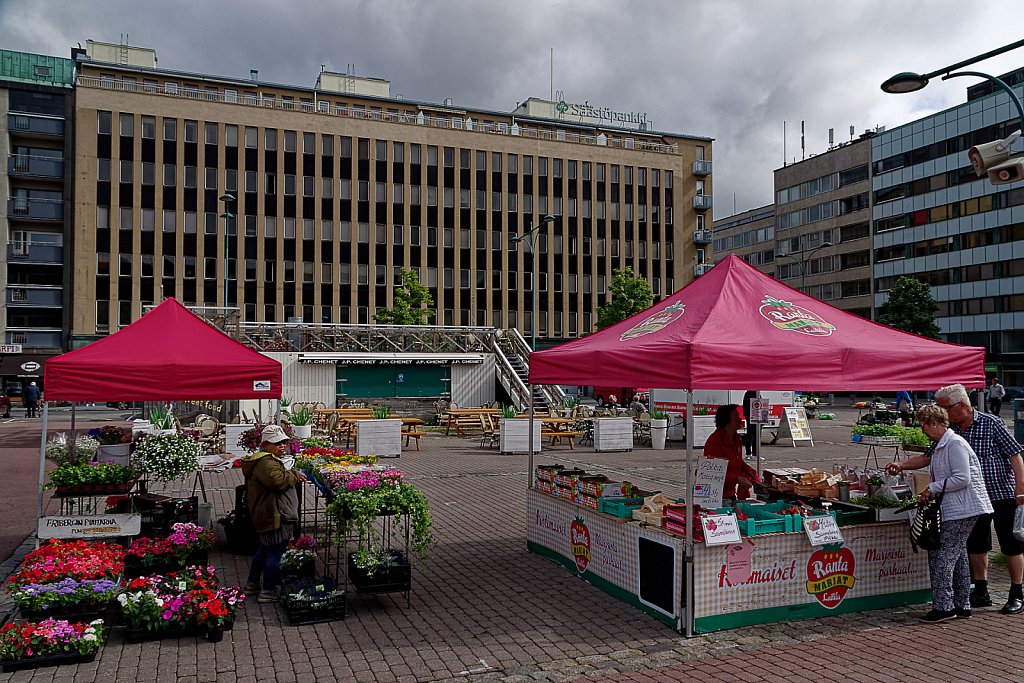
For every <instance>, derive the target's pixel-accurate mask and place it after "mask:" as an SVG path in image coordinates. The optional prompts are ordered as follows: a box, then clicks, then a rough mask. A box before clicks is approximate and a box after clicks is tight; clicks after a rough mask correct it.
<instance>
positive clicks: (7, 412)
mask: <svg viewBox="0 0 1024 683" xmlns="http://www.w3.org/2000/svg"><path fill="white" fill-rule="evenodd" d="M0 413H3V415H4V417H10V416H11V399H10V398H8V397H7V394H5V393H4V392H2V391H0Z"/></svg>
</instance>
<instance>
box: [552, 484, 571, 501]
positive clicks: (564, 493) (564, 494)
mask: <svg viewBox="0 0 1024 683" xmlns="http://www.w3.org/2000/svg"><path fill="white" fill-rule="evenodd" d="M555 498H561V499H562V500H567V501H569V502H570V503H575V502H576V490H575V489H568V488H565V487H564V486H556V487H555Z"/></svg>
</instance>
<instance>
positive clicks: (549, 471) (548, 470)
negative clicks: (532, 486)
mask: <svg viewBox="0 0 1024 683" xmlns="http://www.w3.org/2000/svg"><path fill="white" fill-rule="evenodd" d="M564 469H565V465H558V464H556V465H537V466H536V467H534V468H533V478H534V479H537V480H539V481H552V482H553V481H554V480H555V475H556V474H558V472H559V470H564Z"/></svg>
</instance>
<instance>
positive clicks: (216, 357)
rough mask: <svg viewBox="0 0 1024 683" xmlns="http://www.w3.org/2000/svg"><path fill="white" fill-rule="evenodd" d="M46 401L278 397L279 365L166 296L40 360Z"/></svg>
mask: <svg viewBox="0 0 1024 683" xmlns="http://www.w3.org/2000/svg"><path fill="white" fill-rule="evenodd" d="M45 373H46V374H45V377H46V398H47V399H48V400H51V401H185V400H199V399H202V400H208V399H224V400H228V399H232V400H237V399H249V398H256V399H259V398H270V399H273V398H281V364H280V363H279V362H277V361H276V360H274V359H272V358H267V357H266V356H264V355H262V354H260V353H259V352H257V351H254V350H252V349H250V348H249V347H247V346H244V345H243V344H240V343H239V342H237V341H235V340H234V339H232V338H231V337H229V336H227V335H226V334H224V333H223V332H221V331H220V330H217V329H216V328H214V327H212V326H210V325H209V324H207V323H205V322H203V320H201V319H200V318H199V317H197V316H196V315H195V314H194V313H192V312H191V311H189V310H188V309H187V308H185V307H184V306H182V305H181V304H180V303H178V301H176V300H175V299H166V300H164V301H163V302H162V303H161V304H160V305H159V306H157V307H156V308H154V309H153V310H152V311H150V312H149V313H147V314H146V315H144V316H142V317H141V318H139V319H138V320H136V321H135V322H134V323H132V324H131V325H129V326H128V327H126V328H124V329H123V330H120V331H119V332H115V333H114V334H112V335H110V336H109V337H106V338H104V339H101V340H99V341H97V342H93V343H92V344H89V345H88V346H85V347H82V348H80V349H78V350H76V351H71V352H69V353H65V354H63V355H61V356H57V357H56V358H53V359H51V360H48V361H47V362H46V371H45Z"/></svg>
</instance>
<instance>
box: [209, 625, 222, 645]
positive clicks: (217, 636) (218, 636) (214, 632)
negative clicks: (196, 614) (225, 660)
mask: <svg viewBox="0 0 1024 683" xmlns="http://www.w3.org/2000/svg"><path fill="white" fill-rule="evenodd" d="M206 639H207V640H208V641H210V642H211V643H219V642H220V641H222V640H224V629H222V628H215V629H211V630H210V632H209V633H207V634H206Z"/></svg>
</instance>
